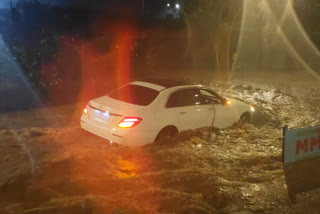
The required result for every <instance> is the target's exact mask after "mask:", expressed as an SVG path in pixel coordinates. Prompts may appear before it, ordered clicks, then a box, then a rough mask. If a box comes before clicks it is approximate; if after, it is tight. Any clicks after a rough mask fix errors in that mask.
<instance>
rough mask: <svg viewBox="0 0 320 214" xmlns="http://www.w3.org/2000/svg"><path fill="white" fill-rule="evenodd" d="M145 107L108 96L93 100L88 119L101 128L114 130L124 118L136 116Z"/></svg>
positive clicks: (89, 107)
mask: <svg viewBox="0 0 320 214" xmlns="http://www.w3.org/2000/svg"><path fill="white" fill-rule="evenodd" d="M140 108H143V106H138V105H134V104H130V103H125V102H121V101H118V100H115V99H112V98H110V97H108V96H103V97H100V98H97V99H94V100H91V101H90V102H89V105H88V118H89V120H91V121H93V122H95V123H96V124H98V125H99V126H102V127H105V128H114V127H116V126H117V124H118V123H119V122H120V120H121V119H122V118H123V117H124V116H136V115H135V113H136V112H137V111H138V110H139V109H140Z"/></svg>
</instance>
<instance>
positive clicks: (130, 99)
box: [108, 84, 159, 106]
mask: <svg viewBox="0 0 320 214" xmlns="http://www.w3.org/2000/svg"><path fill="white" fill-rule="evenodd" d="M158 95H159V92H158V91H156V90H154V89H151V88H147V87H143V86H139V85H132V84H128V85H125V86H123V87H121V88H119V89H117V90H115V91H113V92H112V93H110V94H109V95H108V96H109V97H111V98H113V99H116V100H120V101H122V102H126V103H131V104H135V105H140V106H147V105H149V104H150V103H152V101H154V99H156V97H157V96H158Z"/></svg>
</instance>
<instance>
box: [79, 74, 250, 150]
mask: <svg viewBox="0 0 320 214" xmlns="http://www.w3.org/2000/svg"><path fill="white" fill-rule="evenodd" d="M253 112H254V108H253V107H252V106H250V105H248V104H245V103H243V102H240V101H238V100H233V99H226V98H223V97H222V96H220V95H218V94H217V93H215V92H214V91H212V90H211V89H209V88H206V87H204V86H201V85H192V84H188V83H185V82H179V81H174V80H166V79H149V80H144V81H136V82H132V83H130V84H127V85H124V86H123V87H121V88H119V89H117V90H115V91H113V92H111V93H110V94H108V95H106V96H103V97H99V98H96V99H93V100H91V101H90V102H89V103H88V105H87V106H86V108H85V109H84V111H83V114H82V116H81V122H80V123H81V127H82V128H83V129H85V130H87V131H89V132H91V133H93V134H95V135H98V136H100V137H103V138H105V139H107V140H108V141H110V142H114V143H118V144H122V145H126V146H141V145H145V144H148V143H153V142H159V141H160V142H161V140H162V139H163V138H166V137H172V136H174V135H176V134H177V133H179V132H181V131H184V130H190V129H197V128H201V127H208V126H213V127H216V128H227V127H229V126H231V125H233V124H234V123H235V122H238V121H240V120H242V121H244V122H248V121H250V120H251V118H252V113H253Z"/></svg>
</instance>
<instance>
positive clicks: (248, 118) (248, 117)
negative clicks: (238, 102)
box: [240, 112, 251, 123]
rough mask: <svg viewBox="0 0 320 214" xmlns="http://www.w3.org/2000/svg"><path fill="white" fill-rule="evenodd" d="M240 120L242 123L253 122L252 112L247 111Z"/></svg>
mask: <svg viewBox="0 0 320 214" xmlns="http://www.w3.org/2000/svg"><path fill="white" fill-rule="evenodd" d="M240 121H241V122H242V123H250V122H251V114H250V113H249V112H245V113H243V114H242V115H241V117H240Z"/></svg>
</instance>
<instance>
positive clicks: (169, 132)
mask: <svg viewBox="0 0 320 214" xmlns="http://www.w3.org/2000/svg"><path fill="white" fill-rule="evenodd" d="M177 134H178V129H177V128H176V127H174V126H167V127H165V128H163V129H162V130H161V131H160V132H159V134H158V135H157V137H156V139H155V141H154V142H155V143H159V142H163V141H164V140H166V139H169V138H172V137H174V136H176V135H177Z"/></svg>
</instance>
